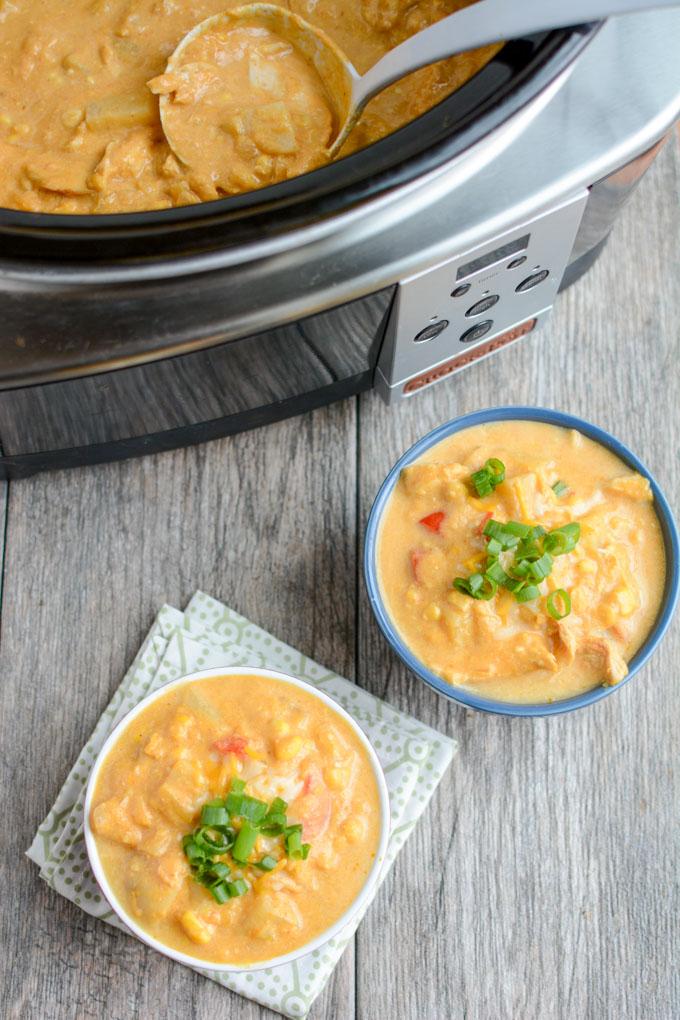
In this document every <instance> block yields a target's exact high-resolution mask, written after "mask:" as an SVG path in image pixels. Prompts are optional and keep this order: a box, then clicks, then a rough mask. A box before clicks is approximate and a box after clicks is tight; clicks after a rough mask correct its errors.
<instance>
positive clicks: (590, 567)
mask: <svg viewBox="0 0 680 1020" xmlns="http://www.w3.org/2000/svg"><path fill="white" fill-rule="evenodd" d="M578 571H579V574H594V573H596V572H597V563H595V561H594V560H581V562H580V563H579V565H578Z"/></svg>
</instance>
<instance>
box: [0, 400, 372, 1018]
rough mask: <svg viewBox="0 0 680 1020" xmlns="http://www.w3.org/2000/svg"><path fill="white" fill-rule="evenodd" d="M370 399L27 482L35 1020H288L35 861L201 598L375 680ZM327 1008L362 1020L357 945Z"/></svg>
mask: <svg viewBox="0 0 680 1020" xmlns="http://www.w3.org/2000/svg"><path fill="white" fill-rule="evenodd" d="M355 415H356V402H355V401H347V402H344V403H342V404H338V405H335V406H333V407H330V408H326V409H323V410H320V411H317V412H314V413H313V414H309V415H306V416H302V417H300V418H297V419H295V420H291V421H287V422H282V423H280V424H279V425H276V426H273V427H269V428H267V429H265V430H259V431H255V432H249V433H245V434H243V435H240V436H236V437H233V438H230V439H225V440H222V441H218V442H214V443H210V444H206V445H205V446H202V447H197V448H194V449H188V450H180V451H176V452H172V453H168V454H163V455H161V456H158V457H154V458H146V459H143V460H139V461H130V462H127V463H123V464H113V465H107V466H103V467H100V468H96V469H84V470H77V471H73V472H62V473H54V474H49V475H42V476H39V477H36V478H33V479H30V480H28V481H25V482H16V483H13V484H12V487H11V499H10V514H9V532H8V555H7V563H6V588H5V599H4V616H3V621H2V622H3V641H2V649H1V651H0V676H1V677H2V684H1V685H0V746H2V748H3V755H2V759H1V761H0V790H1V793H0V797H1V798H2V815H3V817H5V818H8V819H12V822H11V825H6V826H5V828H4V831H5V837H6V838H5V852H4V853H3V854H2V855H0V876H1V877H0V884H1V886H2V888H3V889H4V890H5V891H6V892H5V895H6V896H8V897H9V899H6V900H5V903H4V907H3V910H2V912H1V917H0V943H1V944H2V946H3V949H4V953H3V956H4V961H5V964H4V967H5V971H6V973H5V976H4V980H5V982H6V985H5V992H4V1002H5V1004H6V1006H7V1009H8V1013H7V1014H6V1015H8V1016H11V1017H12V1018H15V1020H26V1018H28V1017H31V1018H32V1017H36V1018H37V1017H43V1016H44V1017H58V1018H59V1020H70V1018H73V1020H88V1018H92V1020H95V1018H96V1020H100V1018H101V1017H104V1016H105V1017H108V1018H111V1020H128V1018H130V1017H133V1016H138V1017H154V1018H155V1017H163V1018H164V1020H165V1018H167V1020H175V1018H176V1020H186V1017H193V1018H195V1020H209V1018H210V1020H212V1018H213V1017H215V1016H220V1017H224V1018H229V1017H239V1020H254V1018H256V1017H257V1018H260V1017H269V1016H273V1015H274V1014H272V1013H270V1012H269V1011H268V1010H262V1009H260V1008H259V1007H256V1006H254V1005H249V1004H247V1003H246V1002H245V1001H244V1000H242V999H241V998H239V997H237V996H235V995H232V994H231V993H230V992H227V991H225V990H223V989H220V988H218V987H217V986H215V985H214V984H213V983H212V982H210V981H207V980H205V979H204V978H201V977H199V976H198V975H195V974H192V973H191V972H190V971H188V970H186V969H184V968H182V967H179V966H176V965H174V964H171V963H170V962H169V961H166V960H164V959H163V958H162V957H161V956H160V955H159V954H157V953H154V952H152V951H149V950H146V949H145V948H144V947H143V946H142V945H141V944H139V943H137V942H136V941H134V940H133V939H131V938H129V937H126V936H124V935H122V934H121V933H118V932H116V931H114V930H113V929H111V928H110V927H109V926H107V925H106V924H103V923H100V922H95V921H94V920H93V919H91V918H89V917H88V916H86V915H85V914H84V913H82V912H81V911H80V910H78V909H77V908H76V907H74V906H72V905H71V904H70V903H67V902H66V901H65V900H64V899H62V898H61V897H59V896H57V895H56V894H54V893H53V892H51V891H50V890H49V889H47V887H46V886H45V885H44V884H43V883H42V882H41V881H40V880H39V879H38V876H37V872H36V869H35V867H34V866H33V865H32V864H31V863H30V862H29V861H28V860H27V859H25V858H22V854H23V851H24V850H25V849H26V847H27V846H28V845H29V843H30V842H31V839H32V837H33V833H34V831H35V829H36V827H37V825H38V823H39V822H40V820H41V819H42V817H43V816H44V814H45V813H46V811H47V809H48V808H49V806H50V804H51V803H52V802H53V800H54V797H55V795H56V793H57V790H58V788H59V786H60V784H61V782H62V781H63V779H64V777H65V775H66V773H67V771H68V769H69V768H70V765H71V763H72V762H73V760H74V758H75V756H76V755H77V752H78V751H79V750H80V748H81V746H82V745H83V743H84V742H85V740H86V739H87V736H88V734H89V733H90V731H91V730H92V727H93V726H94V723H95V721H96V719H97V718H98V716H99V714H100V713H101V711H102V709H103V707H104V706H105V704H106V702H107V701H108V699H109V697H110V695H111V693H112V692H113V690H114V688H115V687H116V686H117V684H118V683H119V681H120V678H121V676H122V674H123V672H124V670H125V669H126V667H127V665H128V663H129V662H130V660H131V658H132V656H133V655H134V652H135V651H136V649H137V647H138V645H139V642H140V639H141V638H142V636H143V635H144V633H145V632H146V630H147V629H148V627H149V625H150V623H151V621H152V618H153V615H154V613H155V611H156V610H157V609H158V608H159V607H160V606H161V605H162V604H163V602H165V601H168V602H170V603H172V604H174V605H177V606H181V605H183V604H184V603H185V602H186V601H187V599H188V598H189V596H190V595H191V594H192V593H193V591H194V590H195V589H196V588H199V587H200V588H202V589H204V590H205V591H208V592H210V593H212V594H214V595H216V596H217V597H219V598H222V599H224V600H225V601H226V602H228V603H229V604H230V605H232V606H234V608H236V609H238V610H240V611H241V612H243V613H245V614H246V615H248V616H250V617H251V618H252V619H253V620H255V621H257V622H258V623H259V624H261V625H263V626H264V627H266V628H268V629H270V630H272V631H273V632H274V633H276V634H280V635H281V636H283V637H285V638H286V639H287V640H289V641H290V642H292V644H293V645H295V646H296V647H298V648H301V649H303V650H304V651H305V652H307V653H308V654H310V655H313V656H314V657H315V658H317V659H319V660H320V661H321V662H324V663H327V664H328V665H329V666H331V667H333V668H334V669H336V670H338V671H339V672H341V673H343V674H345V675H349V676H353V675H354V672H355V662H354V653H355V644H354V603H355V534H356V522H355V513H356V508H355V494H356V475H355V452H354V450H355V447H354V444H355V438H356V420H355ZM319 1013H320V1014H326V1015H329V1016H338V1017H343V1018H345V1017H351V1016H353V1014H354V957H353V948H352V947H351V946H350V947H349V948H348V950H347V952H346V953H345V955H344V957H343V959H342V961H341V963H340V965H339V966H338V968H337V971H336V973H335V975H334V978H333V981H332V983H331V985H330V986H329V988H328V990H327V991H326V993H325V994H324V996H323V997H322V1001H321V1004H320V1006H319Z"/></svg>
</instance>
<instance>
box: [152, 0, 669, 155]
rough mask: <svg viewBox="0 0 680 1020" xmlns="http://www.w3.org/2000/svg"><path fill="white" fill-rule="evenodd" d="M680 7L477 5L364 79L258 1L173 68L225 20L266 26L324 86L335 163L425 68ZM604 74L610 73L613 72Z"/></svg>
mask: <svg viewBox="0 0 680 1020" xmlns="http://www.w3.org/2000/svg"><path fill="white" fill-rule="evenodd" d="M679 4H680V0H477V2H476V3H473V4H471V5H470V6H469V7H464V8H463V9H462V10H459V11H456V12H455V13H454V14H450V15H448V17H446V18H442V19H441V20H440V21H437V22H435V23H434V24H433V25H430V26H429V28H425V29H423V31H422V32H418V33H417V34H416V35H413V36H411V37H410V39H407V40H406V41H405V42H403V43H401V44H400V45H399V46H395V48H394V49H393V50H390V51H389V53H386V54H385V56H384V57H382V58H381V59H380V60H379V61H378V62H377V63H376V64H374V65H373V67H371V68H370V69H369V70H368V71H367V72H366V73H365V74H359V73H358V71H357V70H356V68H355V67H354V66H353V65H352V64H351V62H350V61H349V60H348V58H347V57H346V56H345V54H344V53H343V52H342V51H341V50H340V48H339V47H338V46H337V45H336V44H335V43H334V42H333V40H332V39H330V38H329V37H328V36H327V35H326V33H325V32H323V31H322V30H321V29H319V28H316V27H315V26H314V25H310V24H309V22H307V21H305V20H304V19H303V18H301V17H299V16H298V15H297V14H294V13H293V12H292V11H289V10H287V9H286V8H285V7H279V6H278V5H275V4H267V3H253V4H248V5H246V6H243V7H237V8H233V9H232V10H230V11H227V12H225V14H222V15H216V16H215V17H212V18H208V19H206V21H203V22H201V23H200V24H199V25H196V26H195V27H194V28H193V29H192V30H191V32H189V33H188V34H187V35H186V36H185V37H184V39H182V41H181V42H180V44H179V46H178V47H177V49H176V50H175V52H174V54H173V55H172V57H171V58H170V61H169V63H168V70H170V69H171V67H172V65H173V64H174V63H175V61H176V60H177V59H178V58H179V57H180V56H181V53H182V51H183V50H184V48H185V47H186V45H187V44H188V43H189V42H191V41H192V40H193V39H195V38H196V37H197V36H198V35H200V34H201V33H202V32H204V31H206V30H209V29H210V27H212V26H213V25H215V24H216V23H218V22H219V21H220V20H222V19H224V20H225V21H228V23H229V24H230V25H234V24H235V23H236V22H237V21H239V20H241V19H244V20H245V19H248V20H252V19H258V20H261V21H262V22H263V23H264V24H265V25H266V26H267V27H268V28H270V29H271V30H272V31H274V32H276V33H277V34H279V35H281V36H282V37H283V38H284V39H286V40H287V41H288V42H290V43H291V44H292V45H293V46H294V47H295V48H296V49H297V50H298V51H299V52H300V53H301V54H302V56H304V57H305V59H306V60H308V61H309V62H310V63H311V64H312V65H313V66H314V68H315V69H316V71H317V73H318V74H319V76H320V77H321V79H322V80H323V81H324V83H325V85H326V89H327V92H328V98H329V100H330V102H331V104H332V106H333V108H334V109H333V112H334V115H335V117H334V119H335V129H334V135H333V138H332V141H331V142H330V144H329V147H328V153H329V158H332V157H333V156H335V155H336V154H337V152H338V151H339V150H340V148H341V147H342V145H343V143H344V142H345V140H346V138H347V136H348V134H349V133H350V131H351V130H352V128H353V127H354V125H355V124H356V122H357V120H358V119H359V117H360V115H361V112H362V110H363V109H364V107H365V106H366V104H367V103H368V102H369V101H370V100H371V99H373V97H374V96H376V95H378V93H380V92H382V91H383V89H386V88H387V87H388V85H392V84H393V83H394V82H395V81H399V79H400V78H403V77H404V76H405V75H408V74H411V72H412V71H416V70H418V68H420V67H426V66H427V65H428V64H434V63H436V61H438V60H444V59H446V58H447V57H452V56H454V55H455V54H456V53H463V52H464V51H466V50H474V49H476V48H477V47H480V46H487V45H489V44H490V43H495V42H500V41H504V40H507V39H516V38H519V37H521V36H525V35H531V34H533V33H534V32H542V31H547V30H550V29H555V28H566V27H568V26H571V25H579V24H584V23H586V22H590V21H599V20H601V19H602V18H606V17H609V16H610V15H615V14H632V13H634V12H635V11H645V10H652V9H654V8H660V7H675V6H678V5H679ZM669 45H671V41H670V40H669ZM603 71H605V72H606V68H605V69H603ZM161 105H162V104H161Z"/></svg>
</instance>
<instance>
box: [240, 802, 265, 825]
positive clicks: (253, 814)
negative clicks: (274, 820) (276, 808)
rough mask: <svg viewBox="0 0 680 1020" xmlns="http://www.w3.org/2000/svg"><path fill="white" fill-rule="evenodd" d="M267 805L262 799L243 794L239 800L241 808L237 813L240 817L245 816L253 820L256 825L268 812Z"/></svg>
mask: <svg viewBox="0 0 680 1020" xmlns="http://www.w3.org/2000/svg"><path fill="white" fill-rule="evenodd" d="M268 810H269V809H268V806H267V804H266V803H265V801H263V800H257V798H255V797H246V796H244V797H243V798H242V800H241V809H240V812H239V814H240V815H241V818H247V819H248V821H250V822H254V823H255V825H257V824H258V823H259V822H261V821H262V819H263V818H264V817H265V815H266V814H267V812H268Z"/></svg>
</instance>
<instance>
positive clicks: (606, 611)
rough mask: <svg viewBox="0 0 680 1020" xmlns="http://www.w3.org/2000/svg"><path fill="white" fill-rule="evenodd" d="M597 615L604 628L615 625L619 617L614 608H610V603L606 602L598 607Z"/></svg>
mask: <svg viewBox="0 0 680 1020" xmlns="http://www.w3.org/2000/svg"><path fill="white" fill-rule="evenodd" d="M598 615H599V617H600V620H601V622H602V623H603V625H604V626H605V627H611V626H612V624H614V623H616V621H617V619H618V616H619V614H618V612H617V611H616V609H615V608H614V606H612V605H611V603H608V602H606V603H605V604H604V605H602V606H600V610H599V613H598Z"/></svg>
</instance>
